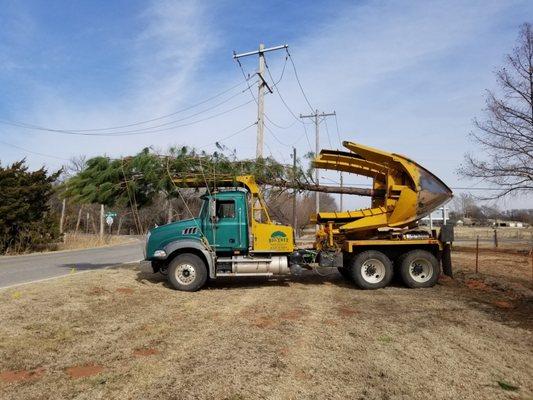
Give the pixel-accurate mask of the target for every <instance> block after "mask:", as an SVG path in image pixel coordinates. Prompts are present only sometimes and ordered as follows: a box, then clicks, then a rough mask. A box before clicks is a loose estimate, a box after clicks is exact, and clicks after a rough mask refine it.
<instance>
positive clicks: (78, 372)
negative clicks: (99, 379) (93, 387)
mask: <svg viewBox="0 0 533 400" xmlns="http://www.w3.org/2000/svg"><path fill="white" fill-rule="evenodd" d="M103 370H104V367H102V366H101V365H96V364H88V365H78V366H74V367H68V368H67V369H66V372H67V374H68V376H69V377H70V378H72V379H79V378H87V377H89V376H93V375H98V374H99V373H100V372H102V371H103Z"/></svg>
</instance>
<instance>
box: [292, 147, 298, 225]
mask: <svg viewBox="0 0 533 400" xmlns="http://www.w3.org/2000/svg"><path fill="white" fill-rule="evenodd" d="M292 175H293V176H292V179H293V180H296V147H293V148H292ZM292 228H293V229H294V233H295V234H296V232H297V230H296V189H294V191H293V193H292Z"/></svg>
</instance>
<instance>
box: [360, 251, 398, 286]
mask: <svg viewBox="0 0 533 400" xmlns="http://www.w3.org/2000/svg"><path fill="white" fill-rule="evenodd" d="M350 269H351V271H350V272H351V275H352V279H353V281H354V282H355V284H356V285H357V286H359V287H360V288H361V289H380V288H384V287H385V286H387V285H388V284H389V283H390V281H391V279H392V276H393V274H394V273H393V268H392V261H391V260H390V259H389V257H387V256H386V255H385V254H384V253H382V252H381V251H377V250H367V251H364V252H362V253H360V254H358V255H356V256H355V257H354V259H353V261H352V264H351V266H350Z"/></svg>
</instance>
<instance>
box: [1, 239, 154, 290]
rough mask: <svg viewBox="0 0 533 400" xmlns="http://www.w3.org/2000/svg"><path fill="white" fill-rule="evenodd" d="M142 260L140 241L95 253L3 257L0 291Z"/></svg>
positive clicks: (94, 250) (92, 251) (141, 244)
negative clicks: (19, 285)
mask: <svg viewBox="0 0 533 400" xmlns="http://www.w3.org/2000/svg"><path fill="white" fill-rule="evenodd" d="M142 258H143V243H142V242H141V241H138V242H135V243H128V244H121V245H117V246H112V247H101V248H96V249H85V250H74V251H66V252H56V253H53V252H52V253H43V254H30V255H23V256H0V288H3V287H7V286H13V285H18V284H21V283H28V282H34V281H38V280H43V279H49V278H53V277H58V276H62V275H68V274H70V273H73V272H74V273H77V272H81V271H88V270H93V269H99V268H105V267H108V266H110V265H116V264H122V263H127V262H134V261H139V260H141V259H142ZM73 268H74V270H73Z"/></svg>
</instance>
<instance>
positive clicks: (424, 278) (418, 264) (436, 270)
mask: <svg viewBox="0 0 533 400" xmlns="http://www.w3.org/2000/svg"><path fill="white" fill-rule="evenodd" d="M399 261H400V262H401V264H400V276H401V277H402V281H403V283H404V284H405V286H407V287H410V288H428V287H432V286H435V284H436V283H437V280H438V279H439V274H440V264H439V260H437V258H436V257H435V256H434V255H433V254H431V253H430V252H429V251H426V250H411V251H410V252H408V253H406V254H404V255H402V256H401V257H400V259H399Z"/></svg>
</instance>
